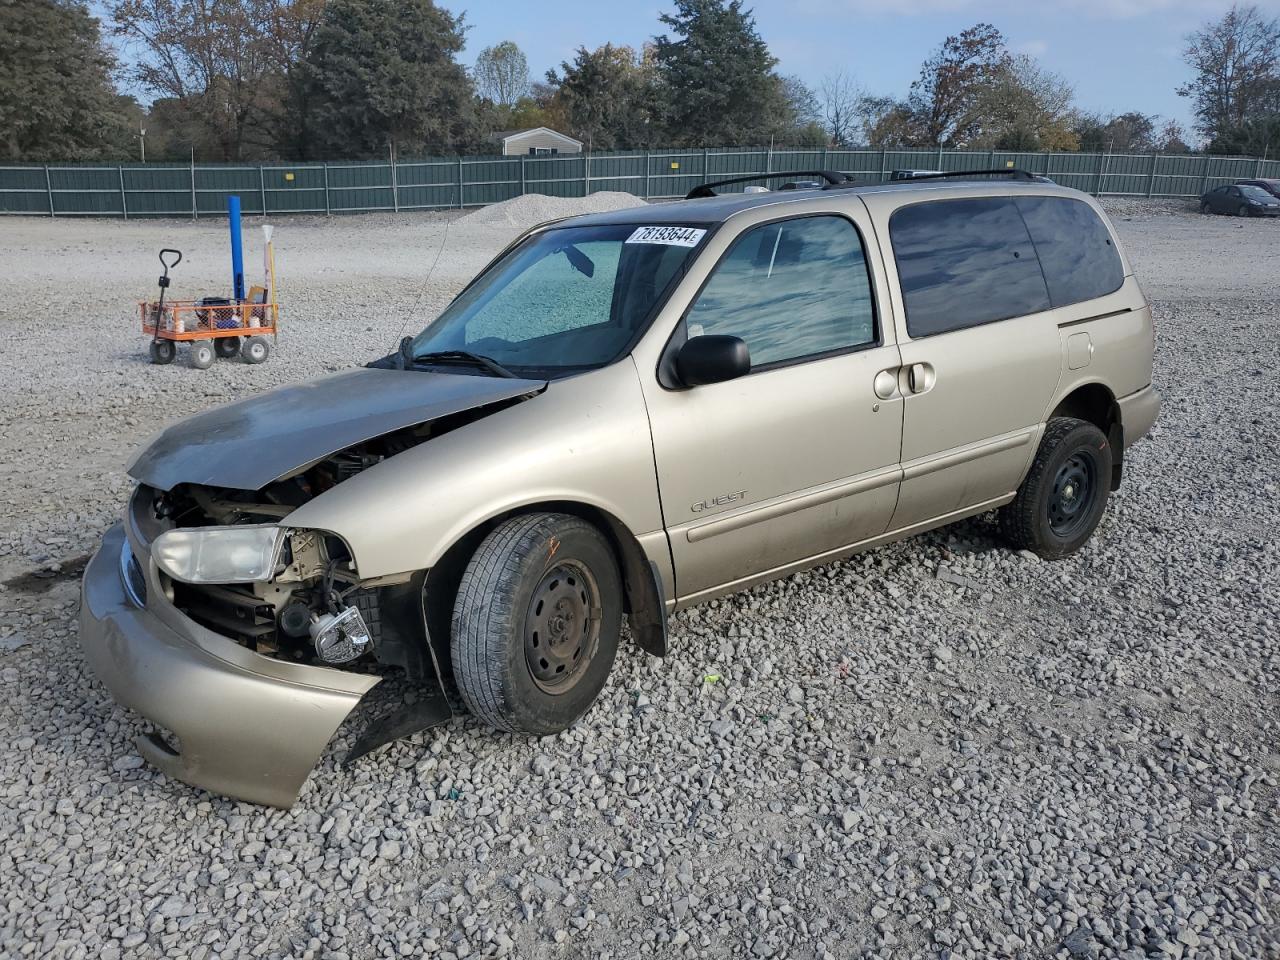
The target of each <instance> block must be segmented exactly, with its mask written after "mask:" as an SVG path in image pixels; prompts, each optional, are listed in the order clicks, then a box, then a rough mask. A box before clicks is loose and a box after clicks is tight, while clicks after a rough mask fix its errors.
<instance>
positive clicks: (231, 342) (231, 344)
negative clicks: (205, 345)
mask: <svg viewBox="0 0 1280 960" xmlns="http://www.w3.org/2000/svg"><path fill="white" fill-rule="evenodd" d="M213 351H214V353H216V354H217V355H218V357H219V358H220V359H222V360H229V359H230V358H232V357H234V356H235V355H236V354H237V353H239V352H240V338H239V337H219V338H218V339H217V340H215V341H213Z"/></svg>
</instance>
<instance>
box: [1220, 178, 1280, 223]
mask: <svg viewBox="0 0 1280 960" xmlns="http://www.w3.org/2000/svg"><path fill="white" fill-rule="evenodd" d="M1200 212H1201V213H1225V214H1229V215H1230V216H1235V217H1280V198H1278V197H1275V196H1272V195H1271V194H1270V193H1268V192H1267V191H1266V190H1264V189H1262V187H1255V186H1253V185H1252V184H1249V183H1231V184H1227V185H1226V186H1222V187H1214V188H1213V189H1212V190H1208V191H1206V192H1205V193H1204V194H1202V195H1201V197H1200Z"/></svg>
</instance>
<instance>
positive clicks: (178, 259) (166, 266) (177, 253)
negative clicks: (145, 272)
mask: <svg viewBox="0 0 1280 960" xmlns="http://www.w3.org/2000/svg"><path fill="white" fill-rule="evenodd" d="M166 253H172V254H173V255H174V259H173V263H169V261H167V260H165V258H164V255H165V254H166ZM181 262H182V251H181V250H174V249H171V248H169V247H166V248H165V249H163V250H161V251H160V264H161V266H163V267H164V272H165V273H168V272H169V271H170V270H172V269H173V268H174V267H176V266H177V265H178V264H180V263H181Z"/></svg>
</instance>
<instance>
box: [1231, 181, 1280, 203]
mask: <svg viewBox="0 0 1280 960" xmlns="http://www.w3.org/2000/svg"><path fill="white" fill-rule="evenodd" d="M1239 187H1240V192H1241V193H1243V194H1244V195H1245V196H1246V197H1248V198H1249V199H1250V200H1274V199H1275V197H1273V196H1271V194H1269V193H1267V191H1265V190H1263V189H1262V188H1261V187H1255V186H1253V185H1252V184H1249V183H1242V184H1239Z"/></svg>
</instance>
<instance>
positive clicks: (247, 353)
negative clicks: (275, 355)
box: [240, 337, 271, 363]
mask: <svg viewBox="0 0 1280 960" xmlns="http://www.w3.org/2000/svg"><path fill="white" fill-rule="evenodd" d="M270 355H271V346H270V345H269V344H268V343H267V338H266V337H249V338H248V339H247V340H245V342H244V346H242V347H241V348H240V356H242V357H244V360H245V363H262V362H263V361H265V360H266V359H267V357H269V356H270Z"/></svg>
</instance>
